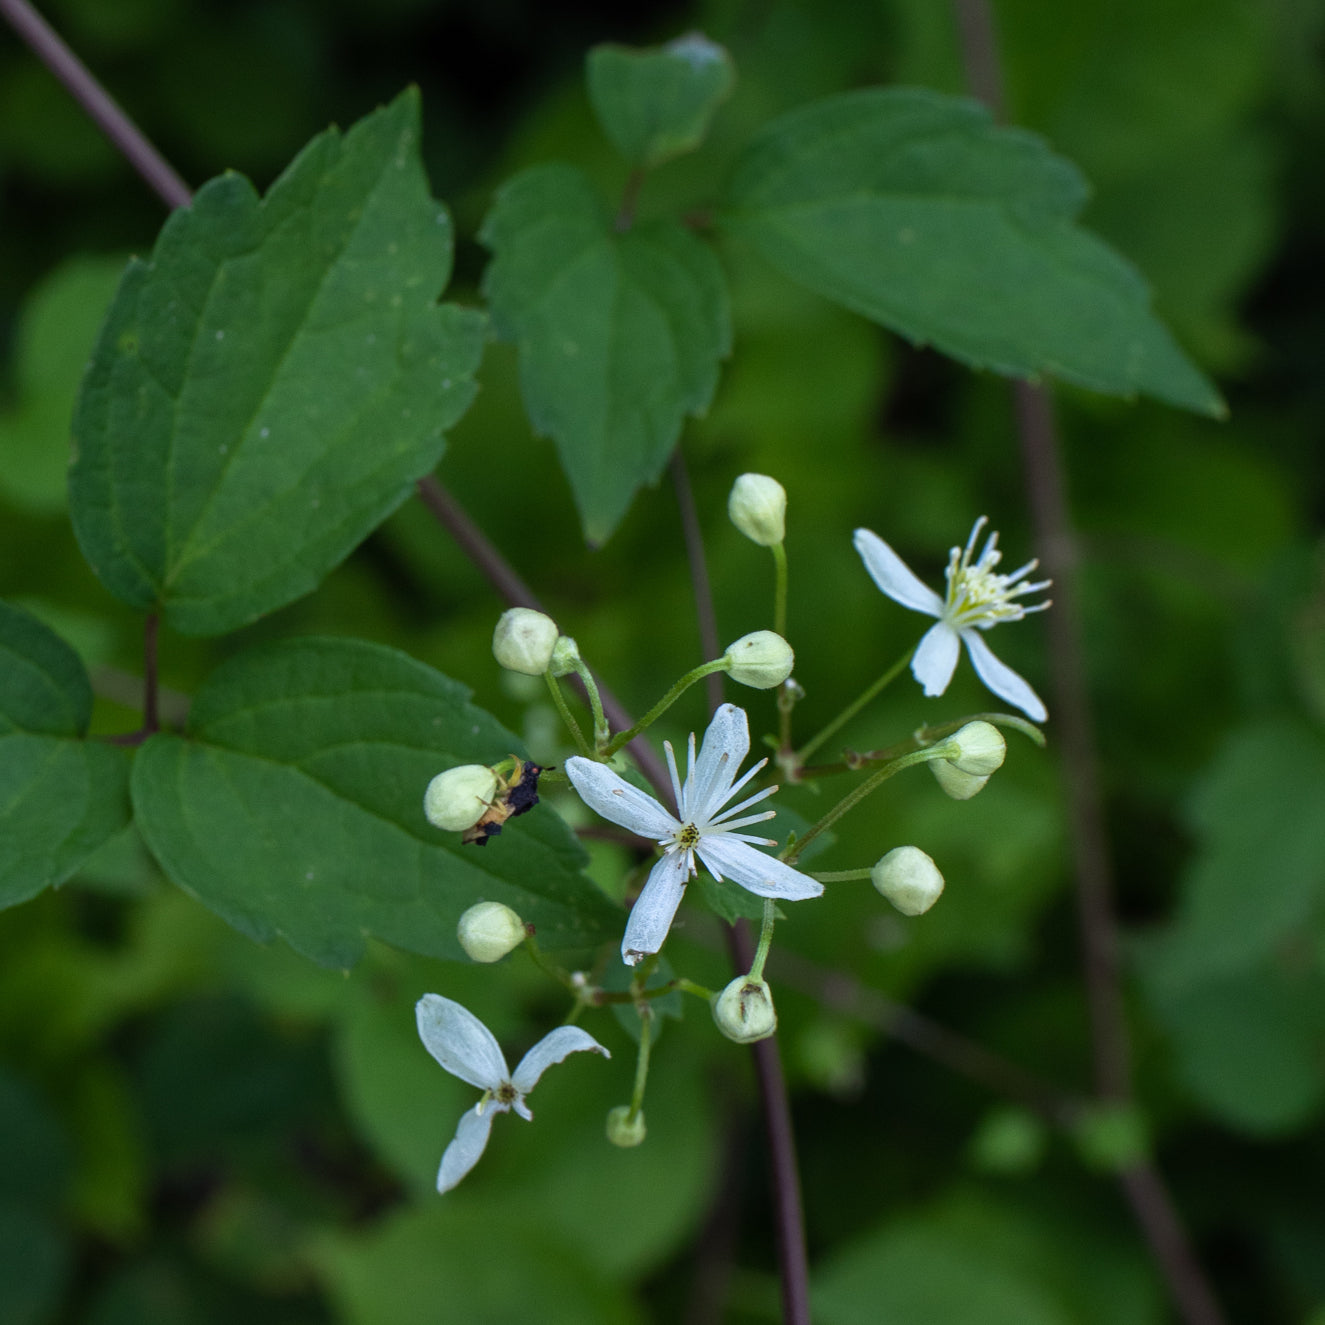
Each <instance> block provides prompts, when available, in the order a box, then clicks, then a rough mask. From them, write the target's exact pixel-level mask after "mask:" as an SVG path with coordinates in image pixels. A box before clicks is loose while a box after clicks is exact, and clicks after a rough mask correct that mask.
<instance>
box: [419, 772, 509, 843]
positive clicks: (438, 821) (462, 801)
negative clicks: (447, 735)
mask: <svg viewBox="0 0 1325 1325" xmlns="http://www.w3.org/2000/svg"><path fill="white" fill-rule="evenodd" d="M499 785H500V783H499V782H498V780H497V775H496V773H494V772H493V771H492V769H490V768H488V767H487V766H486V765H484V764H461V765H460V766H459V767H458V768H448V769H447V770H446V772H444V773H438V774H437V776H436V777H435V778H433V780H432V781H431V782H430V783H428V790H427V791H425V792H424V793H423V813H424V814H425V815H427V817H428V822H429V823H430V824H432V825H433V826H434V827H435V828H445V829H446V830H447V831H448V832H452V833H460V832H463V831H464V830H465V829H466V828H472V827H473V826H474V825H475V824H476V823H478V821H479V820H480V819H481V818H482V817H483V815H484V813H485V811H486V810H487V808H488V806H489V804H490V803H491V802H492V798H493V797H494V796H496V794H497V788H498V786H499Z"/></svg>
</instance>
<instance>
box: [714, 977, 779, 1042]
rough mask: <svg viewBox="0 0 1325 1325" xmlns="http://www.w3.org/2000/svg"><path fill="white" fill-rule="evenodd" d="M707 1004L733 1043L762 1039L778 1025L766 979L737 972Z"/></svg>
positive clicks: (719, 1025)
mask: <svg viewBox="0 0 1325 1325" xmlns="http://www.w3.org/2000/svg"><path fill="white" fill-rule="evenodd" d="M710 1007H711V1009H712V1011H713V1020H714V1022H715V1023H716V1025H717V1027H718V1029H719V1030H720V1031H721V1032H722V1033H723V1034H724V1035H725V1036H726V1037H727V1038H728V1039H729V1040H735V1041H736V1043H737V1044H753V1043H754V1042H755V1041H756V1040H766V1039H768V1037H769V1036H770V1035H772V1034H773V1032H774V1031H775V1030H777V1028H778V1014H777V1012H776V1011H774V1008H773V994H772V991H771V990H770V989H769V987H768V982H767V981H766V980H752V979H750V977H749V976H748V975H740V976H737V977H736V979H735V980H733V981H732V982H731V983H730V984H729V985H728V986H727V987H726V989H724V990H723V991H722V993H720V994H717V995H715V996H714V998H713V1001H712V1003H711V1004H710Z"/></svg>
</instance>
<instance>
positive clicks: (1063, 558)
mask: <svg viewBox="0 0 1325 1325" xmlns="http://www.w3.org/2000/svg"><path fill="white" fill-rule="evenodd" d="M954 4H955V14H956V17H957V24H958V29H959V31H960V34H961V37H962V44H963V57H964V58H965V60H966V68H967V81H968V83H969V84H970V86H971V88H972V89H973V90H974V91H976V92H977V93H979V94H982V95H984V96H985V97H986V99H987V101H988V102H989V105H990V109H991V110H992V111H993V113H994V115H995V117H996V118H1000V119H1001V118H1002V115H1003V106H1002V74H1001V65H1000V61H999V58H998V42H997V35H996V32H995V29H994V19H993V11H992V9H991V8H990V5H989V3H988V0H954ZM1013 390H1014V400H1015V405H1016V415H1017V431H1018V435H1019V438H1020V443H1021V452H1022V465H1023V470H1024V473H1025V478H1026V489H1027V495H1028V497H1029V500H1030V506H1031V513H1032V519H1033V521H1034V524H1035V530H1036V542H1037V545H1038V547H1039V550H1040V556H1041V560H1042V561H1043V563H1044V568H1045V570H1046V571H1047V572H1048V573H1049V574H1050V575H1051V576H1052V577H1053V581H1054V610H1053V611H1052V612H1050V613H1049V614H1048V637H1049V652H1050V658H1051V661H1052V667H1053V674H1054V682H1055V703H1054V717H1055V726H1056V728H1057V732H1058V747H1059V749H1060V750H1061V751H1062V778H1063V784H1064V790H1065V793H1066V797H1067V815H1068V826H1069V829H1070V833H1071V837H1072V844H1073V845H1072V850H1073V863H1074V866H1075V873H1076V882H1077V911H1078V920H1079V926H1080V931H1081V944H1082V963H1083V967H1084V975H1085V984H1086V995H1087V1001H1088V1004H1089V1007H1090V1025H1091V1051H1092V1057H1093V1060H1094V1076H1095V1089H1096V1091H1097V1092H1098V1094H1099V1096H1100V1097H1101V1098H1103V1099H1106V1100H1112V1101H1119V1102H1127V1101H1128V1100H1130V1099H1131V1096H1132V1073H1131V1050H1130V1045H1129V1042H1128V1033H1127V1020H1126V1015H1125V1011H1124V1008H1123V996H1122V983H1121V979H1120V972H1119V961H1118V927H1117V921H1116V919H1115V916H1114V909H1113V877H1112V869H1111V866H1110V861H1109V852H1108V844H1107V840H1106V836H1105V831H1104V811H1103V802H1102V797H1101V795H1100V787H1099V776H1098V767H1097V760H1096V754H1095V749H1096V747H1095V737H1094V731H1093V726H1092V723H1091V715H1090V701H1089V696H1088V694H1087V687H1086V669H1085V662H1084V655H1083V650H1082V644H1081V641H1082V624H1081V615H1080V606H1079V596H1078V592H1077V563H1078V551H1077V544H1076V538H1075V535H1074V532H1073V529H1072V523H1071V517H1070V514H1069V511H1068V500H1067V484H1066V481H1065V479H1064V475H1063V468H1062V460H1061V455H1060V447H1059V441H1058V432H1057V427H1056V425H1055V420H1054V413H1053V404H1052V399H1051V397H1050V395H1049V393H1048V391H1047V390H1046V389H1045V388H1043V387H1040V386H1037V385H1033V384H1031V383H1029V382H1021V381H1019V382H1016V383H1015V384H1014V388H1013ZM1120 1181H1121V1182H1122V1185H1123V1188H1124V1191H1125V1192H1126V1194H1127V1196H1128V1199H1129V1201H1130V1202H1131V1205H1132V1209H1133V1212H1134V1213H1135V1215H1136V1218H1137V1222H1138V1223H1139V1224H1140V1226H1141V1229H1142V1232H1143V1233H1144V1234H1145V1237H1146V1241H1147V1243H1148V1245H1149V1247H1150V1251H1151V1254H1152V1255H1153V1256H1154V1258H1155V1263H1156V1265H1157V1266H1158V1267H1159V1269H1160V1272H1161V1273H1162V1274H1163V1276H1164V1280H1165V1283H1166V1284H1167V1286H1168V1290H1169V1294H1170V1296H1171V1298H1172V1299H1173V1302H1174V1305H1175V1306H1176V1307H1177V1308H1178V1310H1179V1312H1180V1313H1181V1315H1182V1317H1183V1319H1184V1320H1185V1321H1186V1322H1187V1323H1188V1325H1223V1313H1222V1312H1221V1310H1220V1308H1219V1304H1218V1302H1217V1300H1216V1298H1215V1296H1214V1293H1213V1292H1212V1291H1211V1289H1210V1287H1209V1284H1208V1282H1207V1281H1206V1278H1205V1275H1204V1273H1203V1271H1202V1269H1201V1267H1200V1264H1199V1263H1198V1261H1197V1260H1196V1258H1195V1257H1194V1255H1193V1254H1192V1251H1191V1247H1190V1245H1189V1243H1188V1240H1187V1236H1186V1233H1185V1231H1184V1230H1183V1228H1182V1225H1181V1223H1180V1222H1179V1220H1178V1216H1177V1212H1176V1210H1175V1208H1174V1205H1173V1201H1172V1198H1171V1197H1170V1195H1169V1192H1168V1189H1167V1188H1166V1186H1165V1185H1164V1182H1163V1179H1162V1178H1161V1177H1160V1175H1159V1173H1158V1171H1157V1170H1156V1169H1154V1168H1152V1167H1150V1166H1149V1165H1138V1166H1135V1167H1133V1168H1131V1169H1129V1170H1126V1171H1125V1172H1123V1173H1122V1174H1120Z"/></svg>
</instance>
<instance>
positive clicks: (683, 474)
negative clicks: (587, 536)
mask: <svg viewBox="0 0 1325 1325" xmlns="http://www.w3.org/2000/svg"><path fill="white" fill-rule="evenodd" d="M671 471H672V486H673V488H674V489H675V490H676V505H677V508H678V510H679V512H680V515H681V536H682V538H683V539H684V541H685V550H686V563H687V564H688V565H689V567H690V588H691V591H692V593H693V594H694V599H695V615H696V616H697V617H698V618H699V650H700V652H701V653H702V654H703V655H704V659H705V661H708V660H710V659H713V658H717V657H719V656H720V654H721V653H722V646H721V645H720V644H719V643H718V616H717V613H716V612H715V611H714V609H713V587H712V585H711V583H710V581H709V572H708V561H707V559H706V558H705V556H704V533H703V529H702V528H701V526H700V523H699V511H698V509H697V508H696V506H695V493H694V489H693V488H692V487H691V486H690V474H689V471H688V470H687V469H686V463H685V459H684V457H683V456H682V455H681V448H680V447H679V446H678V447H677V448H676V450H675V451H673V452H672V462H671ZM704 687H705V690H706V691H707V694H708V702H709V712H710V713H712V712H713V711H714V710H715V709H716V708H717V707H718V705H719V704H721V703H722V673H721V672H713V673H711V674H710V675H708V676H706V677H705V678H704Z"/></svg>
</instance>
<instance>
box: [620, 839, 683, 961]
mask: <svg viewBox="0 0 1325 1325" xmlns="http://www.w3.org/2000/svg"><path fill="white" fill-rule="evenodd" d="M689 877H690V869H689V862H688V860H687V858H686V853H685V852H684V851H669V852H668V853H667V855H665V856H664V857H663V858H662V859H661V860H660V861H659V862H658V863H657V864H656V865H655V866H654V867H653V869H652V870H650V871H649V878H648V881H647V882H646V883H645V885H644V887H643V889H642V890H641V892H640V895H639V896H638V897H637V898H636V899H635V905H634V906H632V907H631V908H630V918H629V919H628V920H627V921H626V934H625V937H624V938H623V939H622V940H621V960H622V961H623V962H625V963H626V965H627V966H634V965H635V964H636V962H638V961H639V960H640V958H641V957H645V956H647V955H648V954H649V953H651V952H657V951H658V949H659V948H661V947H662V945H663V940H664V939H666V937H667V931H668V930H669V929H671V927H672V918H673V916H675V915H676V908H677V907H678V906H680V905H681V898H682V896H683V895H684V893H685V886H686V880H687V879H688V878H689Z"/></svg>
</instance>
